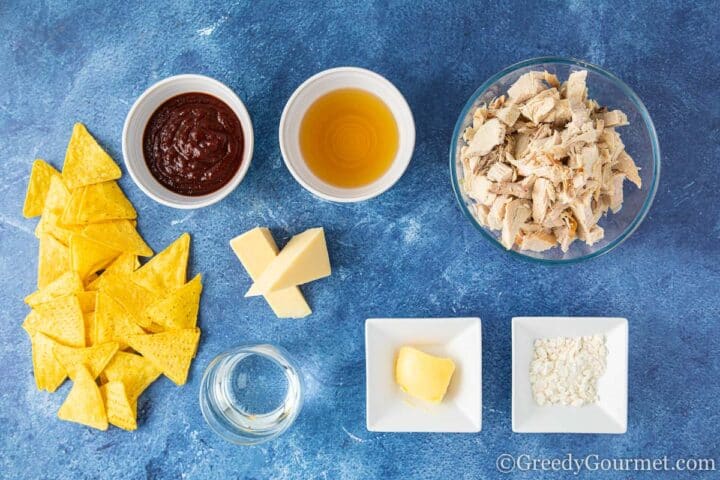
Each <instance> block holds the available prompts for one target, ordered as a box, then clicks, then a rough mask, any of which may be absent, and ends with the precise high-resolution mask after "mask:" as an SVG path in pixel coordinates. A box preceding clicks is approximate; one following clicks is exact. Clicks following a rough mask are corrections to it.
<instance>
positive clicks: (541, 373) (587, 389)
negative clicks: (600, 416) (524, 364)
mask: <svg viewBox="0 0 720 480" xmlns="http://www.w3.org/2000/svg"><path fill="white" fill-rule="evenodd" d="M606 363H607V347H606V346H605V335H592V336H586V337H557V338H539V339H536V340H535V344H534V354H533V360H532V363H530V385H531V388H532V393H533V398H535V402H536V403H537V404H538V405H572V406H573V407H580V406H582V405H587V404H591V403H595V402H597V401H598V391H597V382H598V379H599V378H600V377H602V375H603V374H604V373H605V367H606Z"/></svg>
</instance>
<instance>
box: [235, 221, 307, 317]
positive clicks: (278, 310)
mask: <svg viewBox="0 0 720 480" xmlns="http://www.w3.org/2000/svg"><path fill="white" fill-rule="evenodd" d="M230 247H231V248H232V249H233V251H234V252H235V255H237V257H238V259H239V260H240V263H242V265H243V267H245V270H247V272H248V275H250V278H252V280H253V281H256V280H257V279H258V278H260V276H261V275H262V273H263V272H264V271H265V270H266V269H267V267H268V266H269V265H270V264H271V263H272V261H273V260H274V259H275V257H277V254H278V247H277V244H276V243H275V240H274V239H273V237H272V234H271V233H270V230H268V229H267V228H265V227H257V228H253V229H252V230H250V231H248V232H245V233H243V234H242V235H240V236H238V237H235V238H233V239H232V240H230ZM265 300H267V302H268V304H269V305H270V308H272V310H273V312H275V315H276V316H277V317H279V318H302V317H306V316H308V315H310V313H312V311H311V310H310V307H309V306H308V304H307V302H306V301H305V298H304V297H303V294H302V293H301V292H300V289H299V288H298V287H295V286H293V287H288V288H285V289H282V290H277V291H275V292H268V293H266V294H265Z"/></svg>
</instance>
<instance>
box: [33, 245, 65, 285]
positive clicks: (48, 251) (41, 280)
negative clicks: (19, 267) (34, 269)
mask: <svg viewBox="0 0 720 480" xmlns="http://www.w3.org/2000/svg"><path fill="white" fill-rule="evenodd" d="M69 270H70V249H69V248H68V247H66V246H65V245H63V244H62V243H60V242H59V241H58V240H57V239H55V237H53V236H51V235H48V234H46V233H43V234H42V235H40V247H39V253H38V278H37V286H38V288H40V289H42V288H45V287H47V286H48V285H50V284H51V283H52V282H53V281H54V280H57V278H58V277H59V276H61V275H62V274H63V273H65V272H67V271H69Z"/></svg>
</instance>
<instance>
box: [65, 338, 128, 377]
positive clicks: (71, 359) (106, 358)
mask: <svg viewBox="0 0 720 480" xmlns="http://www.w3.org/2000/svg"><path fill="white" fill-rule="evenodd" d="M119 347H120V345H119V344H118V343H117V342H108V343H103V344H99V345H95V346H94V347H85V348H73V347H66V346H65V345H55V346H54V348H53V353H54V354H55V358H56V359H57V361H58V362H60V365H62V366H63V368H64V369H65V373H67V374H68V376H69V377H70V379H71V380H73V381H74V380H75V378H74V375H75V373H76V372H77V369H78V368H77V367H78V366H80V365H82V366H83V367H85V368H86V369H87V371H88V372H90V375H91V376H92V377H93V379H95V378H97V376H98V375H100V372H102V371H103V370H104V369H105V366H106V365H107V364H108V362H110V359H111V358H112V357H113V355H115V353H116V352H117V351H118V348H119Z"/></svg>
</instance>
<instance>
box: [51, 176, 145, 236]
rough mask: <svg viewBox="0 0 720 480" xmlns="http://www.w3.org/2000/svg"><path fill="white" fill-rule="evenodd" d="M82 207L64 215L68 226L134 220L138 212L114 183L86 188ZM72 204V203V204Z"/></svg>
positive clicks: (104, 183) (98, 184)
mask: <svg viewBox="0 0 720 480" xmlns="http://www.w3.org/2000/svg"><path fill="white" fill-rule="evenodd" d="M84 190H85V191H84V192H83V194H82V200H81V201H80V207H79V208H78V209H77V211H70V212H68V213H66V214H65V215H63V220H67V222H64V223H66V224H73V225H86V224H88V223H98V222H109V221H111V220H122V219H134V218H137V212H135V209H134V208H133V206H132V203H130V200H128V199H127V197H126V196H125V194H124V193H123V191H122V190H121V189H120V187H119V186H118V184H117V183H116V182H114V181H112V182H103V183H96V184H94V185H88V186H87V187H85V188H84ZM71 203H72V202H71Z"/></svg>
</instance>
